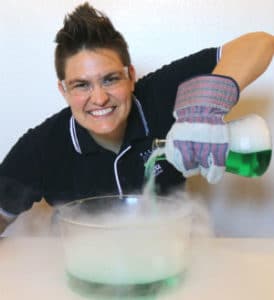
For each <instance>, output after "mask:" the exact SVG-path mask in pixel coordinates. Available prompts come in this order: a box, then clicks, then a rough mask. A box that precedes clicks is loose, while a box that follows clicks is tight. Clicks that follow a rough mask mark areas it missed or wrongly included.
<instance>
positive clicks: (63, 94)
mask: <svg viewBox="0 0 274 300" xmlns="http://www.w3.org/2000/svg"><path fill="white" fill-rule="evenodd" d="M58 90H59V92H60V93H61V94H62V96H63V97H64V98H66V92H65V90H64V86H63V84H62V82H61V80H58Z"/></svg>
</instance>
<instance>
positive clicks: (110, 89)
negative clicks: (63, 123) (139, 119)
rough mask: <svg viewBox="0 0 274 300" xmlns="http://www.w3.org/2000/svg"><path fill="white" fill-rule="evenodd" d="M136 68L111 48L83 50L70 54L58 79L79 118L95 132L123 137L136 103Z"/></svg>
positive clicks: (102, 136)
mask: <svg viewBox="0 0 274 300" xmlns="http://www.w3.org/2000/svg"><path fill="white" fill-rule="evenodd" d="M134 82H135V71H134V68H133V66H129V67H125V66H124V65H123V63H122V61H121V59H120V57H119V55H118V54H117V53H116V52H115V51H113V50H110V49H105V48H102V49H96V50H86V49H85V50H82V51H80V52H78V53H77V54H75V55H73V56H71V57H69V58H68V59H67V61H66V65H65V79H64V80H63V81H62V82H59V83H58V87H59V90H60V91H61V93H62V95H63V96H64V97H65V99H66V101H67V102H68V104H69V106H70V108H71V111H72V114H73V116H74V118H75V119H76V120H77V122H78V123H79V124H80V125H81V126H83V127H84V128H86V129H87V130H88V131H89V132H90V133H91V134H92V135H93V136H95V137H96V136H97V137H99V138H104V139H110V140H117V141H118V140H121V139H122V138H123V135H124V131H125V128H126V124H127V118H128V115H129V112H130V109H131V105H132V92H133V90H134Z"/></svg>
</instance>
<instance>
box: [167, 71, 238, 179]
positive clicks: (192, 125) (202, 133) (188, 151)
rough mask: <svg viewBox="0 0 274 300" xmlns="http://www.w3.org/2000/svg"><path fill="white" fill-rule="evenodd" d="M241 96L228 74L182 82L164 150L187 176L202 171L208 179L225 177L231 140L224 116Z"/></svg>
mask: <svg viewBox="0 0 274 300" xmlns="http://www.w3.org/2000/svg"><path fill="white" fill-rule="evenodd" d="M238 98H239V86H238V84H237V83H236V81H234V80H233V79H232V78H230V77H226V76H220V75H213V74H209V75H202V76H197V77H194V78H191V79H189V80H187V81H185V82H183V83H182V84H181V85H180V86H179V88H178V91H177V96H176V101H175V108H174V112H173V114H174V117H175V119H176V122H175V123H174V124H173V126H172V127H171V129H170V131H169V132H168V134H167V137H166V148H165V154H166V158H167V160H168V161H169V162H170V163H171V164H173V165H174V167H175V168H176V169H177V170H178V171H180V172H182V173H183V175H184V176H185V177H190V176H193V175H197V174H201V175H202V176H204V177H205V178H206V179H207V181H208V182H209V183H216V182H218V181H219V180H220V179H221V178H222V176H223V174H224V172H225V160H226V155H227V152H228V143H229V134H228V127H227V124H225V122H224V120H223V117H224V116H225V115H226V114H227V113H228V112H229V110H230V109H231V108H232V107H233V106H234V105H235V104H236V103H237V101H238Z"/></svg>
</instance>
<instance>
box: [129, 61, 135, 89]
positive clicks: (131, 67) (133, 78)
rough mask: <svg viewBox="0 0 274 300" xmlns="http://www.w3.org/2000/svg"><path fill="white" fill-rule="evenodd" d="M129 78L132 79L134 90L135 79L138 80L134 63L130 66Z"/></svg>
mask: <svg viewBox="0 0 274 300" xmlns="http://www.w3.org/2000/svg"><path fill="white" fill-rule="evenodd" d="M128 73H129V79H130V81H131V89H132V91H133V90H134V86H135V81H136V71H135V68H134V66H133V65H130V66H129V67H128Z"/></svg>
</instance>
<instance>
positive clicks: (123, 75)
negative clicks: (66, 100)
mask: <svg viewBox="0 0 274 300" xmlns="http://www.w3.org/2000/svg"><path fill="white" fill-rule="evenodd" d="M127 79H129V71H128V67H127V66H125V67H124V68H123V69H122V70H120V71H111V72H109V73H107V74H106V75H104V76H102V77H101V78H98V79H97V80H93V81H88V80H85V79H76V80H73V81H72V82H69V83H66V81H65V80H62V81H61V83H62V86H63V88H64V91H65V92H66V93H68V94H69V95H70V96H72V97H88V96H89V95H90V94H91V93H92V92H93V90H94V87H95V85H96V84H98V85H99V86H100V88H102V89H103V90H104V91H106V92H109V91H113V90H115V89H116V88H118V87H119V86H120V85H121V84H122V83H123V82H124V81H125V80H127Z"/></svg>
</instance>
